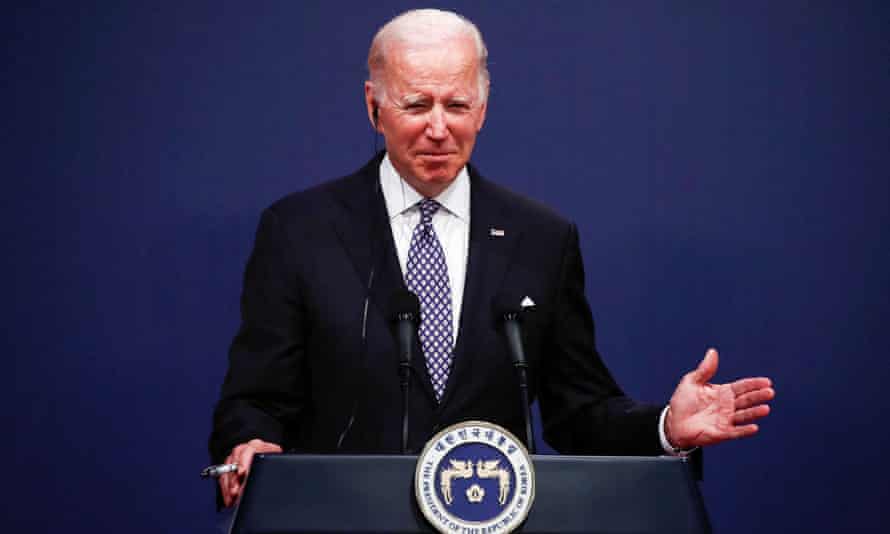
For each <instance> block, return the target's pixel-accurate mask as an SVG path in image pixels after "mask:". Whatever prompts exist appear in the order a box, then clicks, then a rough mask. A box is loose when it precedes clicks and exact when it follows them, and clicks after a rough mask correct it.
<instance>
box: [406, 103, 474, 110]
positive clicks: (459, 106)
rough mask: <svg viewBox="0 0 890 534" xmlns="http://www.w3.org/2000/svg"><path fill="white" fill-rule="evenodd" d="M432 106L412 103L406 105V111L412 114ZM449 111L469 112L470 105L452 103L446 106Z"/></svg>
mask: <svg viewBox="0 0 890 534" xmlns="http://www.w3.org/2000/svg"><path fill="white" fill-rule="evenodd" d="M431 107H432V106H431V105H430V104H429V103H426V102H412V103H410V104H406V105H405V109H407V110H408V111H412V112H421V111H426V110H428V109H430V108H431ZM446 108H447V109H448V110H449V111H469V109H470V105H469V104H467V103H466V102H450V103H448V104H447V105H446Z"/></svg>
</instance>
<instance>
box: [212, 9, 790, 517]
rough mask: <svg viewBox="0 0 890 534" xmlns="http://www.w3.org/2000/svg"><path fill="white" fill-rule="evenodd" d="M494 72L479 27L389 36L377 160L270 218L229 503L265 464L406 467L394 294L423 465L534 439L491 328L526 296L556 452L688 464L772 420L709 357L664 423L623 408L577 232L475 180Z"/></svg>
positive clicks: (221, 429)
mask: <svg viewBox="0 0 890 534" xmlns="http://www.w3.org/2000/svg"><path fill="white" fill-rule="evenodd" d="M487 55H488V53H487V50H486V48H485V44H484V42H483V40H482V37H481V35H480V33H479V31H478V30H477V29H476V27H475V26H474V25H473V24H472V23H471V22H469V21H468V20H466V19H464V18H462V17H460V16H458V15H456V14H454V13H448V12H442V11H437V10H418V11H410V12H407V13H404V14H402V15H400V16H398V17H396V18H395V19H393V20H392V21H390V22H389V23H387V24H386V25H385V26H383V28H381V29H380V31H379V32H378V33H377V35H376V36H375V37H374V40H373V42H372V44H371V50H370V54H369V56H368V68H369V72H370V79H369V80H368V81H367V82H366V83H365V101H366V104H367V112H368V117H369V119H370V121H371V124H372V126H373V127H374V128H375V129H376V130H377V131H378V132H379V133H380V134H382V135H383V137H384V139H385V142H386V151H385V153H381V154H380V155H378V156H377V157H375V158H374V159H373V160H372V161H371V162H369V163H368V164H367V165H366V166H365V167H364V168H362V169H361V170H359V171H358V172H357V173H355V174H353V175H350V176H347V177H345V178H341V179H338V180H335V181H332V182H328V183H326V184H323V185H321V186H318V187H316V188H313V189H310V190H308V191H304V192H301V193H296V194H293V195H290V196H288V197H285V198H284V199H282V200H280V201H278V202H276V203H275V204H273V205H272V206H271V207H269V208H268V209H267V210H266V211H265V212H264V213H263V216H262V219H261V221H260V225H259V229H258V231H257V236H256V243H255V247H254V250H253V253H252V254H251V257H250V260H249V262H248V265H247V270H246V273H245V279H244V291H243V295H242V316H243V317H242V325H241V328H240V330H239V332H238V334H237V336H236V337H235V340H234V342H233V344H232V349H231V354H230V366H229V371H228V374H227V376H226V380H225V383H224V385H223V388H222V394H221V399H220V401H219V404H218V405H217V408H216V412H215V415H214V428H213V434H212V436H211V440H210V451H211V455H212V457H213V459H214V461H217V462H219V461H225V462H227V463H228V462H237V463H238V465H239V469H238V472H237V473H232V474H227V475H224V476H223V477H222V478H221V479H220V481H219V483H220V489H221V493H222V497H223V501H224V503H225V504H226V505H230V504H232V503H233V502H235V500H236V499H237V497H238V496H239V494H240V492H241V489H242V484H243V480H244V476H245V475H246V473H247V471H248V470H249V469H250V464H251V459H252V457H253V455H254V454H255V453H257V452H281V451H282V450H285V449H286V450H296V451H307V452H338V451H340V452H364V453H395V452H398V451H399V448H400V436H401V434H400V426H401V421H400V419H401V418H400V413H399V406H400V397H399V395H400V390H399V386H398V371H397V370H398V360H397V349H396V345H395V342H394V340H393V338H392V335H391V332H390V329H389V321H390V318H391V310H390V309H388V306H389V305H388V302H389V300H390V297H391V295H392V294H393V293H394V292H396V291H397V290H399V289H405V288H407V289H408V290H410V291H412V292H414V293H416V294H417V295H418V296H419V297H420V301H421V324H420V327H419V338H420V347H419V348H420V349H422V350H421V351H418V352H419V353H422V355H423V357H418V358H416V359H415V361H414V362H413V364H414V365H413V366H414V374H413V376H414V383H415V386H414V387H413V388H412V390H411V403H410V406H411V412H410V418H411V434H410V436H409V445H410V448H411V449H412V450H418V449H419V448H421V447H422V445H423V443H424V442H425V441H426V440H427V439H429V438H430V437H431V436H432V435H433V434H434V433H435V432H436V431H437V430H438V429H440V428H442V427H444V426H447V425H450V424H453V423H456V422H459V421H463V420H467V419H481V420H487V421H491V422H494V423H497V424H500V425H501V426H504V427H506V428H507V429H509V430H511V431H513V433H514V434H517V435H523V433H522V432H521V430H522V428H523V418H522V410H521V409H520V407H519V406H518V402H517V385H516V383H515V381H514V375H513V371H512V367H511V360H510V357H509V356H508V353H507V349H506V346H505V343H504V341H503V339H502V337H501V335H500V332H499V330H498V325H497V322H496V321H495V320H493V319H492V313H491V310H492V302H493V300H495V299H496V296H497V295H499V294H509V295H522V296H524V298H523V301H524V302H525V303H526V304H528V305H532V309H533V310H534V311H533V312H532V313H529V314H528V317H527V319H526V320H525V323H524V334H525V339H524V341H525V348H526V353H527V357H528V360H529V377H530V380H529V383H530V390H531V393H532V398H533V399H534V398H538V399H540V405H541V410H542V415H543V419H544V437H545V439H546V440H547V441H548V442H549V443H550V444H551V445H552V446H553V447H555V448H556V449H557V450H559V451H561V452H565V453H574V454H637V455H654V454H664V453H665V452H667V453H670V454H682V453H683V451H685V450H688V449H691V448H694V447H697V446H702V445H709V444H712V443H717V442H720V441H723V440H727V439H733V438H739V437H743V436H749V435H752V434H754V433H755V432H756V431H757V426H756V425H755V424H754V423H753V421H755V420H756V419H758V418H760V417H763V416H765V415H766V414H767V413H768V412H769V407H768V406H767V405H766V404H765V403H766V402H767V401H769V400H770V399H772V398H773V395H774V392H773V389H772V388H771V384H770V381H769V380H768V379H766V378H748V379H743V380H739V381H736V382H733V383H731V384H723V385H717V384H710V383H708V380H709V379H710V378H711V377H712V376H713V375H714V373H715V372H716V370H717V358H718V357H717V353H716V351H714V350H709V351H708V352H707V354H706V355H705V357H704V359H703V360H702V362H701V364H700V365H699V366H698V368H697V369H696V370H694V371H692V372H690V373H688V374H686V375H685V376H684V377H683V378H682V380H681V381H680V383H679V385H678V386H677V389H676V391H675V392H674V394H673V396H672V397H671V399H670V402H669V404H668V405H667V406H649V405H643V404H640V403H637V402H635V401H633V400H632V399H630V398H628V397H626V396H625V395H624V394H623V392H622V391H621V389H620V388H619V387H618V385H617V384H616V383H615V381H614V380H613V379H612V377H611V375H610V374H609V372H608V370H607V369H606V367H605V365H604V364H603V362H602V361H601V359H600V357H599V355H598V354H597V351H596V348H595V343H594V327H593V321H592V318H591V313H590V309H589V305H588V303H587V300H586V297H585V295H584V274H583V267H582V262H581V257H580V250H579V246H578V236H577V231H576V228H575V226H574V225H573V224H572V223H571V222H568V221H566V220H564V219H562V218H561V217H560V216H558V215H556V214H555V213H553V212H552V211H550V210H548V209H547V208H544V207H542V206H540V205H539V204H536V203H534V202H532V201H530V200H527V199H525V198H522V197H520V196H518V195H516V194H513V193H511V192H509V191H507V190H505V189H503V188H501V187H499V186H497V185H494V184H493V183H491V182H489V181H487V180H485V179H484V178H482V176H481V175H480V174H479V172H478V171H477V170H476V169H475V168H473V167H472V166H471V165H470V164H469V163H468V162H469V159H470V155H471V154H472V151H473V146H474V144H475V141H476V135H477V134H478V132H479V130H480V129H481V128H482V125H483V123H484V122H485V112H486V104H487V98H488V88H489V78H488V71H487V68H486V61H487ZM517 304H518V302H517Z"/></svg>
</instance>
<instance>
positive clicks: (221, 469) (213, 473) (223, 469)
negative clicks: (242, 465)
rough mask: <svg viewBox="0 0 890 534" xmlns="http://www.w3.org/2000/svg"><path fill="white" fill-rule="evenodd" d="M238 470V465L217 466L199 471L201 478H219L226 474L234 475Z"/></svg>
mask: <svg viewBox="0 0 890 534" xmlns="http://www.w3.org/2000/svg"><path fill="white" fill-rule="evenodd" d="M237 470H238V464H219V465H211V466H209V467H205V468H204V470H203V471H201V478H208V477H210V478H219V477H220V476H222V475H224V474H226V473H234V472H235V471H237Z"/></svg>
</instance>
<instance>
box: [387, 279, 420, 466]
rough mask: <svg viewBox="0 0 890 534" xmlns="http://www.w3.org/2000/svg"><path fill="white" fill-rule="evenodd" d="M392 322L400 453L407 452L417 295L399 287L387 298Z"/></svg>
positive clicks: (418, 303)
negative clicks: (399, 409) (399, 395)
mask: <svg viewBox="0 0 890 534" xmlns="http://www.w3.org/2000/svg"><path fill="white" fill-rule="evenodd" d="M389 310H390V314H391V318H392V322H393V323H394V324H395V336H396V342H397V343H398V346H399V385H400V386H401V389H402V454H408V411H409V410H408V392H409V390H410V385H411V360H412V357H413V355H414V347H416V346H417V325H418V324H420V300H418V298H417V295H415V294H414V293H412V292H410V291H408V290H407V289H401V290H398V291H395V292H394V293H393V294H392V297H391V298H390V300H389Z"/></svg>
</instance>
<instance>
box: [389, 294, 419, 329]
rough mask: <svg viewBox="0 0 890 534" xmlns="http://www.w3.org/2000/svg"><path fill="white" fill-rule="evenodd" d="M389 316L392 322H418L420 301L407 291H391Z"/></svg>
mask: <svg viewBox="0 0 890 534" xmlns="http://www.w3.org/2000/svg"><path fill="white" fill-rule="evenodd" d="M389 316H390V318H391V319H392V320H393V321H399V320H403V319H409V320H411V321H420V299H418V298H417V295H415V294H414V293H412V292H410V291H408V290H407V289H400V290H397V291H393V294H392V296H390V298H389Z"/></svg>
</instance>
